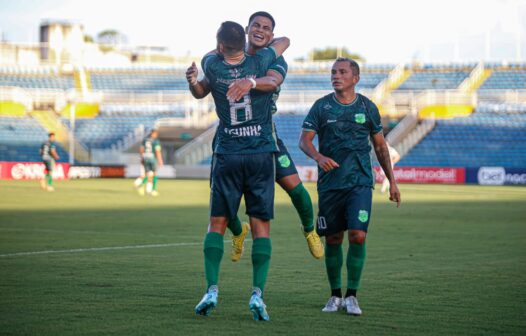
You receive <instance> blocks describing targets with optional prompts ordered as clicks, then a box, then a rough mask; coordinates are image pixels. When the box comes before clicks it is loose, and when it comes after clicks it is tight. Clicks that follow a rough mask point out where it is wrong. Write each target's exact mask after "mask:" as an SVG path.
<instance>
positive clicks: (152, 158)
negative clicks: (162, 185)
mask: <svg viewBox="0 0 526 336" xmlns="http://www.w3.org/2000/svg"><path fill="white" fill-rule="evenodd" d="M158 136H159V133H158V132H157V130H156V129H153V130H152V131H151V132H150V135H149V136H147V137H146V138H144V140H143V141H142V145H141V148H140V149H139V153H140V154H141V157H142V163H143V166H144V172H145V173H146V176H145V177H144V179H143V181H142V184H140V185H139V186H138V188H139V189H138V190H139V194H140V195H141V196H142V195H144V185H146V194H147V195H151V196H158V195H159V192H158V191H157V168H162V166H163V156H162V153H161V142H160V141H159V139H158Z"/></svg>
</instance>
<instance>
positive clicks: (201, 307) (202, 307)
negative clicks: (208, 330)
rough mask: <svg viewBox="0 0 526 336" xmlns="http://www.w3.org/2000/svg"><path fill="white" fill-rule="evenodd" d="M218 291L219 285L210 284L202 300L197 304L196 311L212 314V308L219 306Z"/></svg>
mask: <svg viewBox="0 0 526 336" xmlns="http://www.w3.org/2000/svg"><path fill="white" fill-rule="evenodd" d="M218 293H219V289H218V288H217V286H210V288H208V291H207V292H206V294H205V295H204V296H203V298H202V299H201V301H199V303H198V304H197V306H195V313H196V314H197V315H203V316H208V315H210V313H211V312H212V310H213V309H214V308H215V307H216V306H217V295H218Z"/></svg>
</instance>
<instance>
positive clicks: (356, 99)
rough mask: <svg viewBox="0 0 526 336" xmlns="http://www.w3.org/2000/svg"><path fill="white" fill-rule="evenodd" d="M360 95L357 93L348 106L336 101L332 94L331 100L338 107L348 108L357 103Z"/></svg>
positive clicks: (334, 95)
mask: <svg viewBox="0 0 526 336" xmlns="http://www.w3.org/2000/svg"><path fill="white" fill-rule="evenodd" d="M359 96H360V95H359V94H358V93H357V94H356V98H354V100H353V101H352V103H350V104H342V103H340V102H339V101H338V98H336V94H335V93H334V92H333V93H332V99H333V100H334V101H335V102H336V104H338V105H340V106H345V107H349V106H353V105H354V104H355V103H356V102H357V101H358V97H359Z"/></svg>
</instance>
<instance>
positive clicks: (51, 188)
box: [46, 186, 55, 191]
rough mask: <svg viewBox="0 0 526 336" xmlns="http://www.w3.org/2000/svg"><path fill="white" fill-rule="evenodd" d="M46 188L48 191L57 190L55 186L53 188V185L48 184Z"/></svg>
mask: <svg viewBox="0 0 526 336" xmlns="http://www.w3.org/2000/svg"><path fill="white" fill-rule="evenodd" d="M46 190H47V191H55V188H53V187H52V186H48V187H47V189H46Z"/></svg>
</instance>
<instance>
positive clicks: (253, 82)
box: [248, 77, 256, 89]
mask: <svg viewBox="0 0 526 336" xmlns="http://www.w3.org/2000/svg"><path fill="white" fill-rule="evenodd" d="M248 80H249V81H250V83H252V88H253V89H255V88H256V80H255V79H254V78H251V77H249V78H248Z"/></svg>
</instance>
